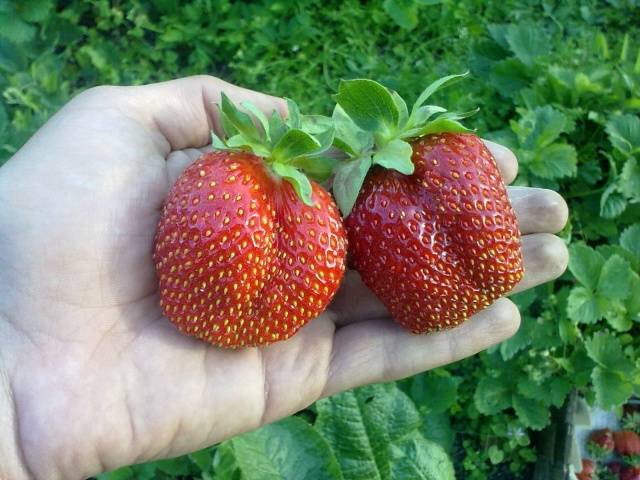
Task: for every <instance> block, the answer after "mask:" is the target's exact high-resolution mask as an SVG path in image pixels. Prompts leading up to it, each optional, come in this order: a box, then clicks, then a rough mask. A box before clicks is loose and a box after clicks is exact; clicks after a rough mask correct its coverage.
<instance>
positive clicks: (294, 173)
mask: <svg viewBox="0 0 640 480" xmlns="http://www.w3.org/2000/svg"><path fill="white" fill-rule="evenodd" d="M241 105H242V107H244V111H242V110H240V109H238V108H237V107H236V106H235V105H234V103H233V102H232V101H231V100H230V99H229V97H227V96H226V95H225V94H224V93H223V94H222V98H221V101H220V103H219V104H218V108H219V110H220V119H221V122H222V129H223V131H224V132H223V133H224V134H223V136H222V138H221V137H219V136H218V135H216V134H215V133H214V132H211V145H212V147H213V148H214V149H215V150H230V151H243V152H250V153H253V154H255V155H258V156H260V157H262V158H264V161H265V163H266V164H267V165H268V166H269V168H270V169H271V171H272V172H273V173H274V174H276V175H277V176H279V177H282V178H283V179H284V180H285V181H287V182H289V183H291V185H292V186H293V188H294V189H295V191H296V193H297V194H298V196H299V197H300V199H302V201H303V202H304V203H305V204H307V205H310V206H311V205H313V201H312V197H311V194H312V188H311V182H310V181H309V177H311V178H312V179H314V180H316V181H319V182H322V181H324V180H326V179H328V178H329V177H330V176H331V173H332V171H333V169H334V168H335V166H336V163H337V160H335V159H333V158H330V157H328V156H326V155H324V153H325V152H326V151H327V150H328V149H329V148H331V145H332V144H333V141H334V133H335V130H334V127H333V121H332V120H331V119H330V118H328V117H323V116H320V115H302V114H301V113H300V110H299V109H298V106H297V105H296V104H295V103H294V102H293V101H292V100H289V99H287V107H288V111H289V115H288V116H287V117H286V118H284V117H283V116H282V115H281V114H280V113H279V112H277V111H276V110H274V111H273V112H272V113H271V115H270V116H269V117H267V116H266V115H265V114H264V113H263V112H262V111H261V110H260V109H259V108H258V107H256V106H255V105H254V104H252V103H251V102H242V104H241Z"/></svg>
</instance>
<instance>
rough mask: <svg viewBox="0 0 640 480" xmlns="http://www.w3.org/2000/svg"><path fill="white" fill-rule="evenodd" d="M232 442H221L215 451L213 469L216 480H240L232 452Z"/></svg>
mask: <svg viewBox="0 0 640 480" xmlns="http://www.w3.org/2000/svg"><path fill="white" fill-rule="evenodd" d="M232 441H233V440H227V441H226V442H222V443H221V444H220V445H218V447H217V448H216V450H215V455H214V457H213V467H214V472H215V478H216V480H217V479H220V480H240V477H241V473H240V469H239V466H238V462H237V460H236V456H235V453H234V451H233V444H232Z"/></svg>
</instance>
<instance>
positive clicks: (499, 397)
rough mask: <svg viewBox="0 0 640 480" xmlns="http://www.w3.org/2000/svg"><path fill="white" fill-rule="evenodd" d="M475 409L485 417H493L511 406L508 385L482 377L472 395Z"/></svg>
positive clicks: (491, 378) (495, 379) (494, 379)
mask: <svg viewBox="0 0 640 480" xmlns="http://www.w3.org/2000/svg"><path fill="white" fill-rule="evenodd" d="M473 399H474V401H475V405H476V408H477V409H478V411H479V412H480V413H484V414H485V415H494V414H496V413H498V412H501V411H502V410H504V409H505V408H509V407H510V406H511V388H510V386H509V384H508V383H506V382H503V381H501V380H500V379H497V378H493V377H486V376H485V377H482V378H481V379H480V381H479V382H478V387H477V388H476V391H475V394H474V395H473Z"/></svg>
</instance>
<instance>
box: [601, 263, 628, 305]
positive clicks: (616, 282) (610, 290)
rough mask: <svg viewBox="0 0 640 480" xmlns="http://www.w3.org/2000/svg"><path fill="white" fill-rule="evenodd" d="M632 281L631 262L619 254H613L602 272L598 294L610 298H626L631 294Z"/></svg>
mask: <svg viewBox="0 0 640 480" xmlns="http://www.w3.org/2000/svg"><path fill="white" fill-rule="evenodd" d="M630 281H631V268H630V267H629V263H628V262H627V261H626V260H624V259H623V258H622V257H620V256H619V255H612V256H611V257H609V258H608V259H607V261H606V262H605V264H604V266H603V267H602V271H601V272H600V278H599V279H598V287H597V292H598V295H601V296H603V297H605V298H607V299H609V300H624V299H625V298H627V297H628V296H629V282H630Z"/></svg>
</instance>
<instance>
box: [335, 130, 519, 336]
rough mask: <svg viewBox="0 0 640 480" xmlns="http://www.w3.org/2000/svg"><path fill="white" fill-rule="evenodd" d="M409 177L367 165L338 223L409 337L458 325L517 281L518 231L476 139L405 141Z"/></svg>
mask: <svg viewBox="0 0 640 480" xmlns="http://www.w3.org/2000/svg"><path fill="white" fill-rule="evenodd" d="M412 160H413V163H414V165H415V172H414V173H413V175H409V176H407V175H402V174H400V173H398V172H396V171H393V170H386V169H383V168H381V167H374V169H373V170H372V171H371V172H370V173H369V175H368V176H367V179H366V180H365V184H364V187H363V189H362V190H361V192H360V195H359V196H358V199H357V201H356V205H355V206H354V208H353V210H352V212H351V214H350V215H349V217H347V219H346V221H345V226H346V228H347V234H348V238H349V245H350V251H351V252H352V253H353V265H354V267H355V268H356V269H357V270H358V271H359V272H360V274H361V276H362V278H363V280H364V282H365V283H366V284H367V285H368V286H369V288H371V289H372V290H373V291H374V292H375V293H376V295H378V297H380V299H381V300H382V301H383V302H384V304H385V305H386V306H387V308H388V309H389V310H390V312H391V314H392V315H393V317H394V319H395V320H396V321H397V322H399V323H400V324H401V325H403V326H405V327H406V328H408V329H409V330H411V331H413V332H416V333H423V332H428V331H433V330H440V329H442V328H449V327H453V326H455V325H458V324H460V323H461V322H463V321H464V320H465V319H467V318H468V317H469V316H471V315H473V314H474V313H475V312H477V311H478V310H480V309H482V308H484V307H486V306H487V305H489V304H491V303H492V302H493V301H495V299H497V298H498V297H500V296H502V295H504V294H505V293H507V292H509V291H510V290H511V289H512V288H513V287H514V285H515V284H516V283H517V282H518V281H520V279H521V278H522V275H523V265H522V253H521V247H520V231H519V229H518V225H517V221H516V218H515V214H514V212H513V210H512V208H511V204H510V202H509V199H508V197H507V193H506V188H505V186H504V183H503V181H502V179H501V177H500V174H499V172H498V168H497V166H496V162H495V160H494V158H493V157H492V155H491V153H490V152H489V151H488V150H487V148H486V147H485V145H484V144H483V143H482V142H481V141H480V140H479V139H478V137H476V136H475V135H467V134H464V135H463V134H448V133H446V134H439V135H430V136H427V137H425V138H423V139H420V140H418V141H417V142H415V143H414V144H413V157H412Z"/></svg>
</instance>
